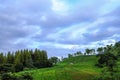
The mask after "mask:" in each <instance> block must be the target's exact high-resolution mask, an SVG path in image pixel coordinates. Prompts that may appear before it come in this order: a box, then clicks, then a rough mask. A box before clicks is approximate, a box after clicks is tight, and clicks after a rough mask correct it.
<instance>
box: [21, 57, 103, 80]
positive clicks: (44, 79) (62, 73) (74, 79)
mask: <svg viewBox="0 0 120 80" xmlns="http://www.w3.org/2000/svg"><path fill="white" fill-rule="evenodd" d="M96 61H97V58H96V57H95V56H76V57H71V58H69V59H65V60H64V61H63V62H60V63H58V64H57V65H56V66H54V67H51V68H43V69H33V70H26V71H23V72H20V73H19V74H21V73H25V72H26V73H30V74H32V76H33V78H34V80H93V78H94V77H96V76H98V75H99V74H100V72H101V70H100V69H99V68H97V67H95V66H94V65H95V63H96Z"/></svg>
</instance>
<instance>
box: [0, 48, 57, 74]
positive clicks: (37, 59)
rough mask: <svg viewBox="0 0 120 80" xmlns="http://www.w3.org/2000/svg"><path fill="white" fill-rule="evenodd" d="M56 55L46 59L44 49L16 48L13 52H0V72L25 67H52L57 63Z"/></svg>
mask: <svg viewBox="0 0 120 80" xmlns="http://www.w3.org/2000/svg"><path fill="white" fill-rule="evenodd" d="M57 61H58V58H57V57H51V58H49V59H48V56H47V52H46V51H45V50H39V49H35V50H28V49H24V50H18V51H15V52H8V53H7V54H5V53H0V72H1V73H2V72H9V71H10V72H18V71H22V70H23V69H25V68H45V67H52V66H53V64H54V63H55V64H56V63H57Z"/></svg>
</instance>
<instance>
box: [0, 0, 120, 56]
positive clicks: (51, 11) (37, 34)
mask: <svg viewBox="0 0 120 80" xmlns="http://www.w3.org/2000/svg"><path fill="white" fill-rule="evenodd" d="M0 34H1V36H0V52H6V51H15V50H20V49H35V48H38V49H41V50H46V51H47V52H48V55H49V56H59V57H60V56H66V55H67V54H68V53H73V52H76V51H82V50H84V49H85V48H96V47H99V46H105V45H108V44H114V43H115V42H117V41H119V40H120V0H0Z"/></svg>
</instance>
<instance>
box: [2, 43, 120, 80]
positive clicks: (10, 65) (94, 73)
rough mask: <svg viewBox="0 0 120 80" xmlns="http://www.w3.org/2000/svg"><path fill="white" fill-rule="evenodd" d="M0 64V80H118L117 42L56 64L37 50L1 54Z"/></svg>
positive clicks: (74, 55) (75, 55)
mask: <svg viewBox="0 0 120 80" xmlns="http://www.w3.org/2000/svg"><path fill="white" fill-rule="evenodd" d="M96 51H97V52H96ZM96 53H97V54H96ZM13 61H14V62H13ZM0 62H1V64H0V73H5V74H4V75H2V74H1V80H20V79H21V80H120V77H119V75H120V72H119V71H120V70H119V68H120V42H117V43H115V45H107V46H106V47H99V48H98V49H97V50H95V49H88V48H87V49H85V53H84V54H83V53H82V52H81V51H78V52H76V53H73V54H68V57H67V58H62V60H61V61H60V62H59V59H58V58H57V57H51V58H49V59H48V58H47V53H46V51H40V50H37V49H36V50H35V51H32V50H31V51H29V50H24V51H23V52H22V51H18V52H16V53H15V54H11V53H10V52H9V53H8V54H7V56H6V55H3V54H2V53H1V54H0ZM53 65H54V66H53ZM51 66H53V67H51ZM11 78H12V79H11ZM13 78H14V79H13Z"/></svg>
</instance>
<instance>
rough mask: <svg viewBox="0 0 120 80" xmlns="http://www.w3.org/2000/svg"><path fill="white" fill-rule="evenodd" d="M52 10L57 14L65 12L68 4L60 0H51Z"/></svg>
mask: <svg viewBox="0 0 120 80" xmlns="http://www.w3.org/2000/svg"><path fill="white" fill-rule="evenodd" d="M52 10H53V11H54V12H55V13H57V14H66V13H67V12H68V10H69V5H68V4H66V3H65V2H63V1H61V0H52Z"/></svg>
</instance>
